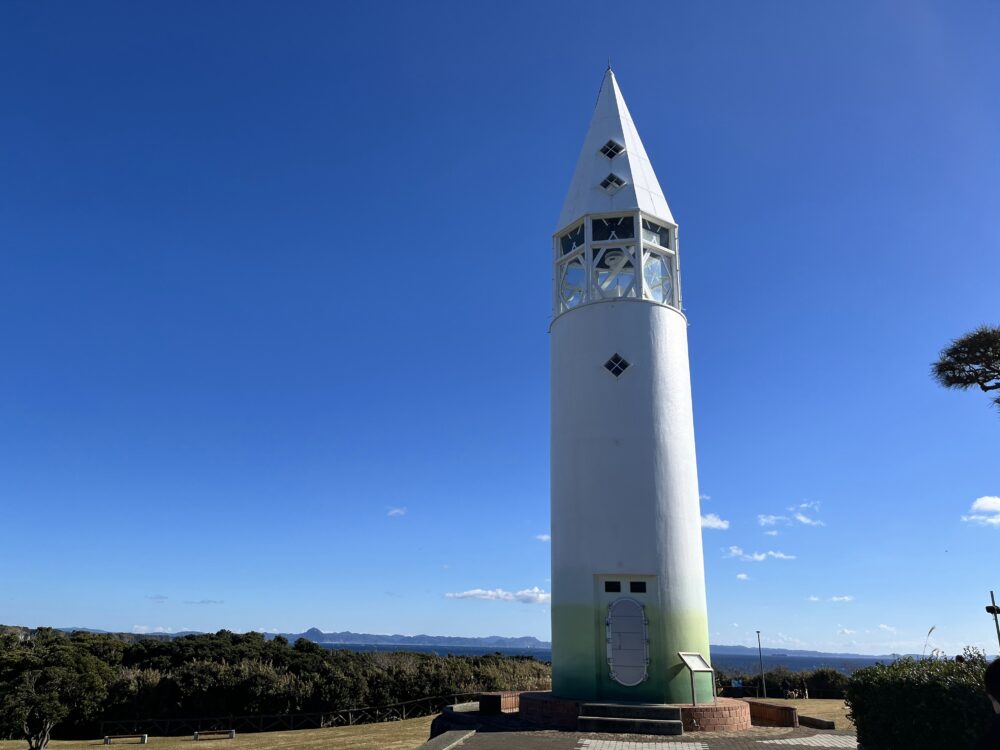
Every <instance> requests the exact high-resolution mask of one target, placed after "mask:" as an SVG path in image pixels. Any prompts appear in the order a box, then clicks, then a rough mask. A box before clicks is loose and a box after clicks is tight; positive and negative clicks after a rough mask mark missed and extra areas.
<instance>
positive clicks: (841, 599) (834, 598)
mask: <svg viewBox="0 0 1000 750" xmlns="http://www.w3.org/2000/svg"><path fill="white" fill-rule="evenodd" d="M830 601H831V602H853V601H854V597H853V596H851V595H850V594H844V595H843V596H831V597H830Z"/></svg>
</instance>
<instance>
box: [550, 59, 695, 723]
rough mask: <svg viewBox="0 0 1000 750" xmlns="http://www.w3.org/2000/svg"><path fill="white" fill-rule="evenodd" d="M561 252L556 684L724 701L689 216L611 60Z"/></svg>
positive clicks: (569, 691)
mask: <svg viewBox="0 0 1000 750" xmlns="http://www.w3.org/2000/svg"><path fill="white" fill-rule="evenodd" d="M553 263H554V274H553V279H554V290H553V303H554V304H553V319H552V324H551V327H550V336H551V347H552V350H551V351H552V370H551V372H552V398H551V403H552V435H551V439H552V445H551V461H552V465H551V482H552V486H551V495H552V497H551V502H552V508H551V510H552V527H551V528H552V694H553V696H555V697H557V698H565V699H572V700H578V701H594V700H605V701H619V702H620V701H626V702H631V701H636V702H643V703H691V702H692V699H693V698H696V699H697V702H699V703H704V702H711V701H712V699H713V698H712V683H711V679H712V678H711V675H710V674H707V673H699V674H697V675H693V677H694V682H692V674H691V673H689V672H688V671H687V669H686V668H685V666H684V661H683V660H682V658H681V657H680V656H678V654H679V653H681V652H696V653H700V654H702V655H704V657H706V658H707V657H708V656H709V653H708V616H707V607H706V599H705V572H704V558H703V553H702V541H701V513H700V506H699V494H698V472H697V463H696V460H695V442H694V419H693V414H692V408H691V377H690V370H689V365H688V344H687V329H688V321H687V318H686V317H685V315H684V312H683V308H682V306H681V283H680V281H681V277H680V254H679V244H678V239H677V222H675V221H674V217H673V215H672V214H671V212H670V207H669V206H668V205H667V201H666V199H665V198H664V195H663V191H662V189H661V188H660V183H659V180H658V179H657V177H656V174H655V173H654V172H653V167H652V164H651V163H650V161H649V157H648V156H647V155H646V150H645V148H643V145H642V141H641V140H640V139H639V133H638V132H637V131H636V128H635V124H634V123H633V122H632V117H631V115H630V114H629V111H628V107H627V106H626V105H625V100H624V98H623V97H622V93H621V90H620V89H619V87H618V82H617V81H616V79H615V76H614V73H613V72H612V71H611V69H610V68H609V69H608V71H607V72H606V73H605V75H604V80H603V82H602V84H601V90H600V94H599V96H598V98H597V105H596V107H595V109H594V113H593V117H592V118H591V121H590V127H589V130H588V131H587V136H586V139H585V140H584V143H583V149H582V151H581V152H580V157H579V159H578V161H577V164H576V170H575V172H574V173H573V179H572V182H571V183H570V188H569V193H568V195H567V196H566V202H565V204H564V206H563V209H562V214H561V215H560V217H559V222H558V230H557V231H556V233H555V235H554V236H553ZM692 685H694V686H695V687H694V691H695V692H696V696H692V689H693V688H692Z"/></svg>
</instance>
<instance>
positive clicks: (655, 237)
mask: <svg viewBox="0 0 1000 750" xmlns="http://www.w3.org/2000/svg"><path fill="white" fill-rule="evenodd" d="M642 240H643V242H652V243H654V244H656V245H659V246H660V247H667V248H669V247H670V229H669V228H668V227H664V226H660V225H659V224H657V223H656V222H653V221H649V220H648V219H643V220H642Z"/></svg>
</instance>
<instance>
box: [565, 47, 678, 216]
mask: <svg viewBox="0 0 1000 750" xmlns="http://www.w3.org/2000/svg"><path fill="white" fill-rule="evenodd" d="M608 141H615V142H616V143H618V144H619V145H621V146H624V147H625V150H624V151H622V152H621V153H619V154H618V155H617V156H615V157H614V158H613V159H609V158H608V157H607V156H605V155H604V154H603V153H602V152H601V148H602V147H603V146H604V145H605V144H606V143H607V142H608ZM612 174H614V175H617V176H618V177H619V178H621V179H622V180H624V181H625V184H624V185H623V186H622V187H621V188H620V189H619V190H618V191H617V192H615V193H614V194H613V195H611V194H609V193H608V192H607V191H606V190H604V189H603V188H602V187H601V181H602V180H604V179H605V178H606V177H608V176H609V175H612ZM636 208H639V209H641V210H642V211H645V212H646V213H648V214H652V215H653V216H656V217H658V218H660V219H663V220H664V221H668V222H670V223H671V224H673V223H675V222H674V217H673V215H672V214H671V213H670V206H668V205H667V199H666V198H664V197H663V190H661V189H660V183H659V181H658V180H657V179H656V174H655V173H654V172H653V166H652V164H650V163H649V157H648V156H646V149H645V148H643V145H642V141H641V140H640V139H639V133H638V131H637V130H636V129H635V123H633V122H632V115H631V114H629V111H628V107H627V106H626V104H625V99H624V97H622V92H621V89H619V88H618V81H617V80H615V74H614V72H613V71H612V70H611V68H610V67H608V70H607V72H606V73H605V74H604V81H603V82H602V83H601V93H600V94H599V95H598V96H597V106H596V107H594V115H593V117H592V118H591V120H590V129H589V130H588V131H587V137H586V139H584V141H583V150H582V151H581V152H580V158H579V159H577V162H576V171H574V172H573V181H572V182H571V183H570V186H569V193H568V194H567V195H566V202H565V203H564V204H563V209H562V213H561V214H560V215H559V229H562V228H563V227H565V226H566V225H568V224H570V223H572V222H574V221H576V220H577V219H579V218H580V217H581V216H583V215H584V214H595V213H606V212H608V211H630V210H635V209H636Z"/></svg>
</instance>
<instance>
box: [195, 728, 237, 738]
mask: <svg viewBox="0 0 1000 750" xmlns="http://www.w3.org/2000/svg"><path fill="white" fill-rule="evenodd" d="M206 737H214V738H215V739H219V740H224V739H229V740H235V739H236V730H235V729H206V730H205V731H204V732H195V733H194V739H195V741H197V740H203V739H205V738H206Z"/></svg>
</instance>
